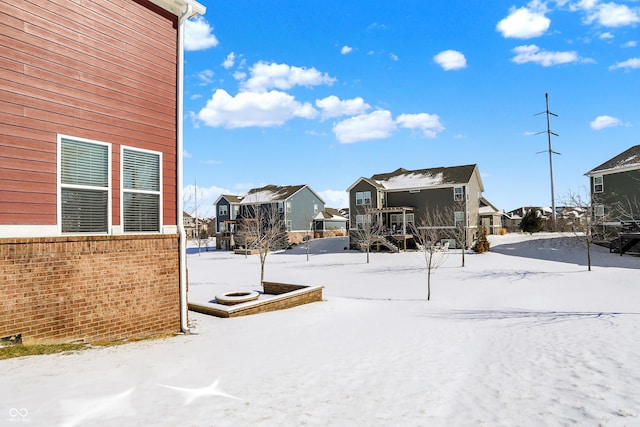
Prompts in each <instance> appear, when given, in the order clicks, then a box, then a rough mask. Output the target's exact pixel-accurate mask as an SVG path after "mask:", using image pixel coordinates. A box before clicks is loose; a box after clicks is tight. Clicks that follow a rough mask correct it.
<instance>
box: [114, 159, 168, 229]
mask: <svg viewBox="0 0 640 427" xmlns="http://www.w3.org/2000/svg"><path fill="white" fill-rule="evenodd" d="M121 162H122V226H123V228H124V231H125V232H128V233H133V232H152V231H155V232H159V231H160V226H161V223H160V215H161V213H160V206H161V203H160V196H161V194H160V189H161V184H160V180H161V154H160V153H157V152H153V151H147V150H140V149H134V148H125V147H123V148H122V157H121Z"/></svg>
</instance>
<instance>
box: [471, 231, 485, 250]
mask: <svg viewBox="0 0 640 427" xmlns="http://www.w3.org/2000/svg"><path fill="white" fill-rule="evenodd" d="M471 249H472V250H473V251H474V252H476V253H479V254H481V253H484V252H489V240H488V239H487V229H486V228H485V227H484V226H483V225H481V226H480V228H479V229H478V239H477V240H476V242H475V243H474V244H473V247H472V248H471Z"/></svg>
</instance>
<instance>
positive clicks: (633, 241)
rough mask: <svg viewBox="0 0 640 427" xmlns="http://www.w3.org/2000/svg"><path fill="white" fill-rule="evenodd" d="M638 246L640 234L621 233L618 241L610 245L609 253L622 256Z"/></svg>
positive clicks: (613, 241)
mask: <svg viewBox="0 0 640 427" xmlns="http://www.w3.org/2000/svg"><path fill="white" fill-rule="evenodd" d="M637 244H640V233H620V236H618V238H617V239H615V240H612V241H611V242H610V243H609V251H610V252H615V253H619V254H620V255H621V256H622V255H623V254H624V253H625V252H628V251H629V250H630V249H631V248H633V247H634V246H636V245H637Z"/></svg>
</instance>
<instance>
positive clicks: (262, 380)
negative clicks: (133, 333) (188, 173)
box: [0, 234, 640, 426]
mask: <svg viewBox="0 0 640 427" xmlns="http://www.w3.org/2000/svg"><path fill="white" fill-rule="evenodd" d="M490 238H491V239H490V240H491V242H492V246H491V251H490V252H489V253H486V254H482V255H476V254H472V253H468V254H467V255H466V266H465V267H460V261H461V259H460V252H459V251H458V252H456V251H451V252H450V254H449V255H448V258H447V260H446V262H445V264H444V265H443V266H442V267H440V268H438V269H437V270H435V274H434V275H433V279H432V280H433V282H432V295H431V299H432V300H431V301H429V302H427V301H426V300H425V299H426V289H427V288H426V274H425V272H426V270H425V268H424V260H423V259H422V257H421V254H419V253H415V252H408V253H401V254H388V253H379V254H378V253H374V254H372V256H371V263H370V264H366V258H365V254H363V253H357V252H351V251H345V250H344V249H343V248H344V246H346V243H345V242H344V240H341V239H323V240H317V241H313V242H312V243H311V250H310V256H309V260H308V261H307V255H306V251H305V249H304V247H297V248H295V249H293V250H289V251H285V252H282V253H275V254H271V255H269V257H268V258H267V264H266V268H265V278H266V280H271V281H278V282H284V283H296V284H305V285H323V286H325V288H324V298H325V301H323V302H318V303H313V304H308V305H303V306H300V307H296V308H293V309H289V310H283V311H276V312H270V313H264V314H258V315H253V316H246V317H239V318H233V319H221V318H217V317H211V316H206V315H201V314H197V313H190V320H191V322H192V324H193V326H194V328H193V332H194V334H192V335H183V336H178V337H175V338H169V339H164V340H158V341H145V342H139V343H133V344H128V345H124V346H119V347H110V348H101V349H96V350H90V351H84V352H80V353H75V354H58V355H51V356H34V357H26V358H20V359H12V360H6V361H2V362H0V367H1V368H2V372H3V374H2V376H1V377H0V425H2V424H3V423H5V424H7V425H16V423H19V422H20V423H21V422H28V424H27V425H31V426H40V425H43V426H51V425H54V426H57V425H59V426H84V425H117V426H122V425H154V426H156V425H161V426H176V425H181V426H253V425H255V426H300V425H311V426H325V425H335V426H347V425H348V426H360V425H363V426H390V425H394V426H395V425H397V426H564V425H581V426H585V425H586V426H599V425H602V426H637V425H640V386H639V384H640V328H639V327H638V325H639V324H640V274H638V272H639V270H640V258H634V257H629V256H624V257H621V256H619V255H616V254H610V253H609V251H608V250H606V249H603V248H600V247H594V248H593V249H592V251H593V253H592V257H593V260H592V262H593V271H592V272H588V271H587V268H586V248H585V247H584V244H583V243H582V242H581V241H579V240H578V239H577V238H576V237H573V236H570V235H567V236H562V235H558V234H538V235H533V236H528V235H507V236H490ZM188 263H189V280H190V286H189V300H190V301H196V302H197V301H209V300H211V299H213V298H214V297H215V295H216V294H219V293H224V292H228V291H242V290H259V289H260V288H259V286H258V281H259V277H260V263H259V260H258V257H257V256H256V255H254V256H249V257H244V256H242V255H234V254H232V253H229V252H203V253H201V254H197V253H194V254H189V255H188Z"/></svg>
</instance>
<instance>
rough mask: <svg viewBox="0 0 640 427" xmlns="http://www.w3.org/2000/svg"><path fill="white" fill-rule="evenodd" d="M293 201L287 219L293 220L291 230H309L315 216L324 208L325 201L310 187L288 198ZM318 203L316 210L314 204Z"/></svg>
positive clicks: (286, 213) (286, 215)
mask: <svg viewBox="0 0 640 427" xmlns="http://www.w3.org/2000/svg"><path fill="white" fill-rule="evenodd" d="M287 201H289V202H291V212H286V210H287V208H286V202H285V207H284V209H285V217H286V220H287V221H291V231H307V230H309V227H310V226H311V222H312V221H313V217H314V216H316V215H317V214H318V213H319V212H322V211H323V210H324V202H323V201H322V200H320V199H319V198H318V197H317V196H316V195H315V194H314V193H313V191H311V190H310V189H309V188H308V187H304V188H302V189H301V190H300V191H298V192H297V193H295V194H294V195H292V196H291V197H289V198H288V199H287ZM314 204H316V205H317V206H318V210H317V211H315V212H314V209H313V206H314Z"/></svg>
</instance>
